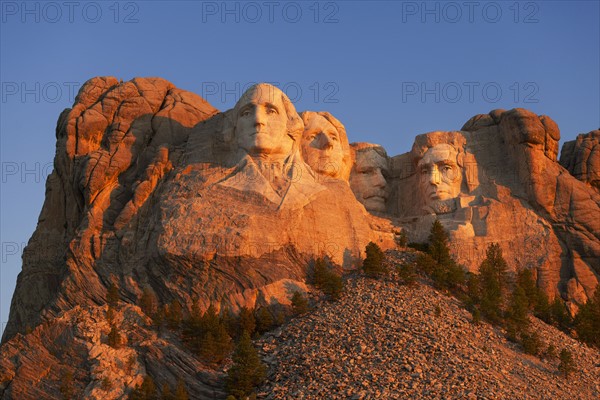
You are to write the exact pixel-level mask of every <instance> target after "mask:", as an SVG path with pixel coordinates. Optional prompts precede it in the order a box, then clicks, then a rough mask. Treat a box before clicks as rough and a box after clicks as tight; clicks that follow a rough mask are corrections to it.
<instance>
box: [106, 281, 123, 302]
mask: <svg viewBox="0 0 600 400" xmlns="http://www.w3.org/2000/svg"><path fill="white" fill-rule="evenodd" d="M119 297H120V296H119V288H118V287H117V285H115V284H114V283H113V282H111V283H110V285H108V292H107V293H106V303H107V304H108V306H109V307H112V308H116V307H117V305H118V304H119Z"/></svg>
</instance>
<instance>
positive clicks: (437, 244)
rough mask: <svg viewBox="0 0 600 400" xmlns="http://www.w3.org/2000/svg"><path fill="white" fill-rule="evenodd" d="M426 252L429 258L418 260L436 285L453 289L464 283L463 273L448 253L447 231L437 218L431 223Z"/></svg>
mask: <svg viewBox="0 0 600 400" xmlns="http://www.w3.org/2000/svg"><path fill="white" fill-rule="evenodd" d="M427 254H428V255H429V257H430V259H426V258H421V260H418V261H420V262H421V264H422V265H421V268H422V269H423V270H424V271H425V272H427V274H428V275H429V276H430V277H431V279H432V280H433V282H434V284H435V285H436V286H437V287H439V288H441V289H455V288H457V287H459V286H460V285H462V284H463V283H464V281H465V273H464V271H463V269H462V268H461V267H460V266H459V265H458V264H456V262H455V261H454V259H453V258H452V256H451V255H450V248H449V247H448V232H446V230H445V229H444V227H443V226H442V224H441V222H440V221H438V220H435V222H434V223H433V224H432V225H431V231H430V233H429V243H428V246H427Z"/></svg>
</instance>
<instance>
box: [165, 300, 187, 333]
mask: <svg viewBox="0 0 600 400" xmlns="http://www.w3.org/2000/svg"><path fill="white" fill-rule="evenodd" d="M182 319H183V310H182V309H181V303H180V302H179V300H177V299H175V300H173V301H172V302H171V305H170V306H169V314H168V315H167V325H168V326H169V328H171V329H178V328H179V326H180V325H181V321H182Z"/></svg>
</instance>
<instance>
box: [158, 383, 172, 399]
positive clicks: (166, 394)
mask: <svg viewBox="0 0 600 400" xmlns="http://www.w3.org/2000/svg"><path fill="white" fill-rule="evenodd" d="M160 398H161V400H173V393H171V387H170V386H169V384H168V383H166V382H165V384H164V385H163V387H162V393H161V395H160Z"/></svg>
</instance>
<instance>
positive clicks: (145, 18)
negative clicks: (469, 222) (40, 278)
mask: <svg viewBox="0 0 600 400" xmlns="http://www.w3.org/2000/svg"><path fill="white" fill-rule="evenodd" d="M65 3H66V4H65ZM0 5H1V17H0V18H1V20H0V81H1V85H2V86H1V99H0V139H1V159H2V181H1V194H0V198H1V203H0V212H1V220H0V221H1V242H2V264H1V269H0V320H1V321H2V329H4V324H5V322H6V320H7V319H8V310H9V306H10V299H11V297H12V293H13V291H14V285H15V282H16V277H17V274H18V273H19V271H20V269H21V259H20V254H21V251H22V248H23V246H24V245H25V244H26V243H27V241H28V240H29V237H30V236H31V234H32V233H33V231H34V229H35V226H36V222H37V217H38V215H39V212H40V210H41V207H42V204H43V200H44V182H45V177H46V175H48V173H50V172H51V170H52V160H53V157H54V151H55V134H54V130H55V126H56V120H57V118H58V115H59V114H60V112H61V111H62V110H63V109H64V108H67V107H69V106H70V105H71V104H72V102H73V94H74V93H75V92H76V91H77V90H78V88H79V87H80V86H81V85H82V84H83V82H85V81H86V80H87V79H89V78H91V77H93V76H99V75H113V76H116V77H118V78H122V79H123V80H129V79H131V78H133V77H136V76H146V77H147V76H160V77H162V78H165V79H167V80H170V81H171V82H173V83H174V84H175V85H176V86H178V87H180V88H182V89H186V90H189V91H192V92H195V93H197V94H199V95H202V96H203V97H205V98H206V99H207V100H208V101H209V102H211V103H212V104H213V105H214V106H215V107H217V108H219V109H221V110H226V109H228V108H231V107H232V106H233V104H234V103H235V101H236V100H237V97H239V94H241V91H242V90H243V88H244V87H247V86H248V85H249V84H251V83H252V82H260V81H265V82H271V83H274V84H276V85H278V86H279V87H280V88H282V89H284V90H285V91H286V92H287V93H288V95H289V96H290V98H292V100H293V101H294V102H295V104H296V107H297V108H298V110H300V111H302V110H315V111H321V110H324V111H330V112H331V113H333V114H334V115H335V116H336V117H337V118H338V119H340V120H341V121H342V122H343V123H344V124H345V125H346V128H347V131H348V135H349V138H350V140H351V141H369V142H374V143H379V144H382V145H383V146H385V148H386V149H387V150H388V153H389V154H390V155H395V154H399V153H403V152H405V151H408V150H409V149H410V147H411V145H412V141H413V138H414V136H415V135H417V134H419V133H424V132H428V131H432V130H455V129H460V127H461V126H462V125H463V123H464V122H466V121H467V120H468V119H469V118H470V117H471V116H473V115H476V114H481V113H487V112H489V111H490V110H492V109H496V108H504V109H510V108H515V107H523V108H527V109H530V110H532V111H534V112H536V113H538V114H546V115H549V116H550V117H552V118H553V119H554V120H555V121H556V122H557V123H558V125H559V127H560V129H561V136H562V140H561V142H564V141H565V140H572V139H574V138H575V136H576V135H577V134H579V133H584V132H589V131H590V130H593V129H597V128H598V127H599V126H600V77H599V75H600V28H599V24H598V21H599V20H600V8H599V2H598V1H597V0H595V1H474V2H463V1H457V2H453V1H444V2H436V1H429V2H422V1H417V2H412V1H321V2H316V1H291V2H287V1H272V2H267V1H256V2H253V1H249V2H236V1H228V2H223V1H216V2H215V1H170V2H167V1H122V2H116V1H106V2H105V1H95V2H86V1H81V2H79V1H75V2H71V3H68V2H62V1H57V2H53V1H45V2H39V1H26V2H23V1H4V0H2V1H0Z"/></svg>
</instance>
